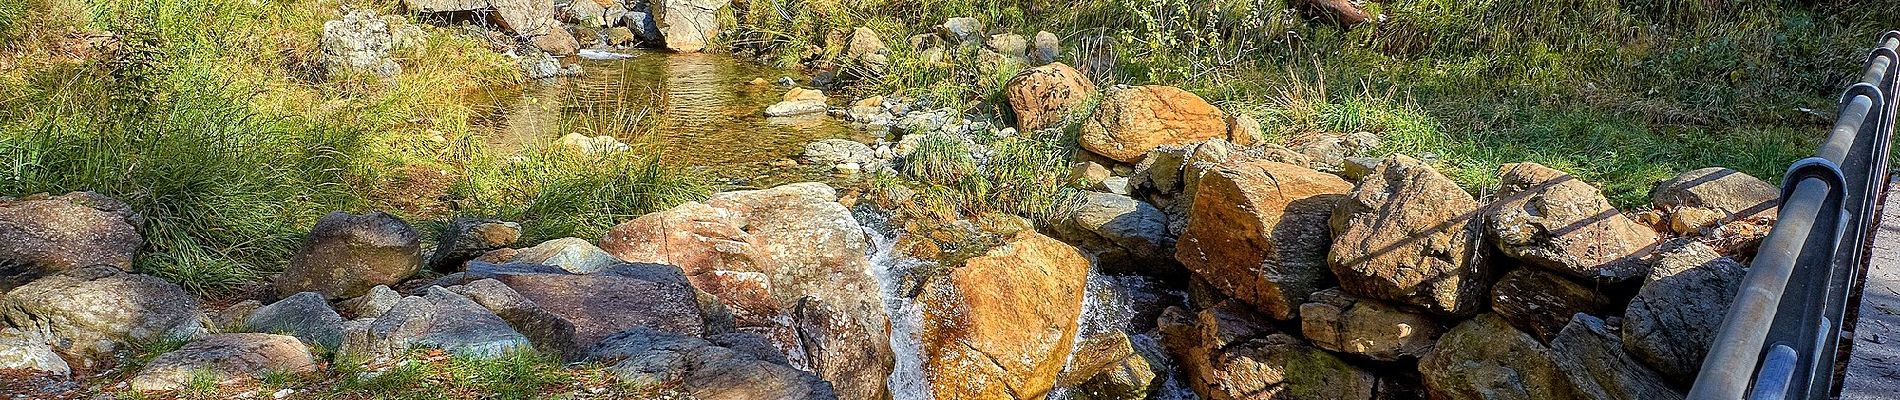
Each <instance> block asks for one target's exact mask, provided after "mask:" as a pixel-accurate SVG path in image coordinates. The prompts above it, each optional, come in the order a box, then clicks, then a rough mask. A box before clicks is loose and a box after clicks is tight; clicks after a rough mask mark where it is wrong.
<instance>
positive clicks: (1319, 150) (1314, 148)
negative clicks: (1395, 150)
mask: <svg viewBox="0 0 1900 400" xmlns="http://www.w3.org/2000/svg"><path fill="white" fill-rule="evenodd" d="M1380 144H1381V143H1380V140H1379V136H1378V135H1374V134H1372V133H1369V132H1356V133H1353V134H1350V135H1327V136H1321V137H1319V138H1317V139H1313V140H1311V141H1308V142H1306V143H1304V144H1301V145H1299V146H1295V147H1294V148H1293V150H1294V151H1296V152H1299V153H1300V154H1301V155H1304V156H1306V158H1307V160H1309V161H1310V162H1311V163H1312V167H1313V168H1316V169H1319V170H1321V171H1328V172H1331V171H1339V170H1340V169H1341V165H1342V164H1344V163H1345V162H1346V158H1347V157H1352V156H1357V155H1360V154H1364V153H1366V152H1368V151H1372V149H1376V148H1379V145H1380Z"/></svg>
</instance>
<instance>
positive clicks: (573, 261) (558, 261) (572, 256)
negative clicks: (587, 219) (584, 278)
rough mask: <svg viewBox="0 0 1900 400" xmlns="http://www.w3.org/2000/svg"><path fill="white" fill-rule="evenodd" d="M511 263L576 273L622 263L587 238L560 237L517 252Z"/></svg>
mask: <svg viewBox="0 0 1900 400" xmlns="http://www.w3.org/2000/svg"><path fill="white" fill-rule="evenodd" d="M508 262H509V263H519V264H535V265H551V266H556V267H560V268H561V270H563V271H567V272H571V273H576V274H591V273H594V272H597V271H600V270H602V269H606V268H607V267H611V266H614V265H619V264H621V263H622V261H620V259H619V258H615V257H614V255H612V254H608V253H607V252H606V251H604V250H601V249H600V248H599V247H595V246H594V244H593V243H588V242H587V239H581V238H571V237H569V238H560V239H554V240H549V241H546V242H541V244H538V245H535V246H534V247H529V248H525V249H521V250H519V251H517V252H515V255H514V257H511V258H509V259H508Z"/></svg>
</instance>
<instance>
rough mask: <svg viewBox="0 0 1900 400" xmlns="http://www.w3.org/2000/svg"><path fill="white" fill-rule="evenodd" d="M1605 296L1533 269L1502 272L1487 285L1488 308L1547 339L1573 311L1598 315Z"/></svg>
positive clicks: (1604, 306) (1605, 306)
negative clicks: (1500, 277) (1496, 280)
mask: <svg viewBox="0 0 1900 400" xmlns="http://www.w3.org/2000/svg"><path fill="white" fill-rule="evenodd" d="M1609 307H1610V300H1609V298H1607V297H1605V296H1603V295H1602V294H1601V293H1597V292H1596V291H1595V290H1593V289H1591V288H1588V287H1584V286H1583V285H1581V284H1578V283H1576V282H1572V281H1571V280H1570V279H1569V278H1565V277H1563V276H1561V275H1557V274H1555V273H1551V272H1549V271H1544V270H1539V269H1534V268H1519V269H1517V270H1513V271H1511V272H1510V273H1506V274H1504V278H1503V279H1499V280H1498V283H1497V285H1496V286H1494V287H1492V288H1491V310H1492V311H1495V312H1497V315H1498V316H1499V317H1502V318H1504V320H1506V321H1510V322H1511V325H1514V326H1517V327H1518V329H1522V330H1525V331H1528V332H1530V333H1532V334H1534V335H1536V336H1537V338H1538V339H1539V340H1544V341H1549V340H1550V338H1553V337H1556V336H1557V331H1559V330H1562V329H1563V328H1564V326H1565V325H1569V324H1570V316H1571V315H1575V314H1577V313H1586V314H1602V313H1603V311H1604V310H1605V309H1608V308H1609Z"/></svg>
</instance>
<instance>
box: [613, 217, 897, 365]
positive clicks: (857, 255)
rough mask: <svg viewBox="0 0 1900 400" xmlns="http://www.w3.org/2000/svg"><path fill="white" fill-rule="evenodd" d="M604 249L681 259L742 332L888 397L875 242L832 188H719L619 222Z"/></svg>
mask: <svg viewBox="0 0 1900 400" xmlns="http://www.w3.org/2000/svg"><path fill="white" fill-rule="evenodd" d="M601 247H602V248H604V249H606V250H607V252H609V253H612V254H613V255H615V256H617V257H620V258H621V259H624V260H628V261H634V262H651V263H664V264H671V265H678V266H680V267H681V268H682V269H684V270H685V274H686V276H687V278H688V279H689V280H691V281H692V283H693V286H694V287H697V288H699V289H700V290H704V291H706V292H708V293H710V294H712V295H713V296H715V297H717V298H718V299H719V300H720V301H721V302H722V303H723V305H724V306H725V307H726V308H728V309H730V310H731V312H732V314H733V320H734V323H735V325H736V326H737V329H738V330H739V331H741V332H752V333H757V334H760V335H762V336H765V337H768V338H771V339H772V342H773V344H774V345H776V346H778V347H779V349H780V350H782V351H783V352H784V353H785V354H789V355H792V356H791V361H792V365H794V366H797V367H799V368H803V369H807V370H812V371H815V372H817V373H818V375H819V377H821V378H823V379H825V380H827V381H829V382H831V383H832V384H833V385H836V386H837V388H838V391H839V393H841V394H842V395H843V396H844V397H850V398H877V397H881V396H883V395H884V393H885V390H886V389H885V388H886V384H885V379H884V377H886V376H888V375H889V371H890V368H891V363H892V362H893V361H892V360H893V359H892V355H891V352H890V345H889V343H890V340H889V338H888V333H887V331H886V326H887V325H886V324H887V320H888V318H887V317H886V316H885V312H884V306H883V300H882V299H881V298H880V297H879V295H878V293H879V288H880V286H879V284H878V283H877V280H876V279H875V278H873V277H872V276H871V275H870V273H869V272H868V270H869V269H870V264H869V263H870V260H869V258H868V257H867V256H866V255H867V254H869V247H870V242H869V239H868V238H867V237H866V236H865V233H864V227H863V226H861V225H859V224H858V221H857V220H856V219H855V218H853V217H852V216H851V213H850V210H848V209H846V208H845V207H844V205H843V204H840V203H838V195H837V192H836V191H835V190H833V189H832V188H831V187H830V186H827V185H825V184H822V183H799V184H791V185H784V186H778V187H774V188H771V189H765V190H749V191H737V192H726V193H720V194H716V195H714V196H712V198H710V199H708V200H706V201H705V202H703V203H699V202H694V203H686V204H682V205H680V206H678V207H674V208H673V209H670V210H667V211H662V212H657V213H653V214H648V215H645V216H642V217H640V218H637V219H634V220H632V221H628V222H625V223H622V224H620V225H619V226H615V227H614V229H613V230H612V231H610V232H608V234H607V237H606V238H604V239H602V240H601ZM817 316H826V319H823V320H814V319H812V318H815V317H817Z"/></svg>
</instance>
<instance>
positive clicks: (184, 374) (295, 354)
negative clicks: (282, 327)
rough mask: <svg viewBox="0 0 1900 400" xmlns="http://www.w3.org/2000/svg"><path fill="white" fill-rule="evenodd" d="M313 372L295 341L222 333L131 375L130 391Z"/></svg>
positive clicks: (305, 350) (313, 366)
mask: <svg viewBox="0 0 1900 400" xmlns="http://www.w3.org/2000/svg"><path fill="white" fill-rule="evenodd" d="M316 371H317V363H316V360H315V359H314V358H313V357H311V356H310V349H309V347H306V346H304V344H303V343H302V342H299V341H297V338H293V337H289V336H283V335H272V334H267V333H225V334H217V335H211V336H206V337H204V338H202V339H198V340H194V341H192V342H191V343H188V344H186V345H185V346H184V347H180V348H178V350H172V351H171V352H168V353H165V354H162V355H159V356H158V358H154V359H152V361H151V362H150V363H147V364H146V365H145V368H143V369H140V370H139V372H138V374H137V375H135V376H133V377H132V379H131V381H130V383H131V387H132V389H133V390H138V391H156V390H177V389H184V388H185V387H186V386H188V385H191V384H192V383H194V382H195V381H196V380H197V379H200V378H201V377H206V376H209V377H211V378H212V381H213V382H215V383H216V384H217V386H219V387H230V386H235V385H241V384H244V383H246V382H257V381H259V380H261V379H262V378H263V375H264V374H265V373H267V372H279V373H288V374H291V375H292V376H296V375H304V374H310V373H314V372H316Z"/></svg>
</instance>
